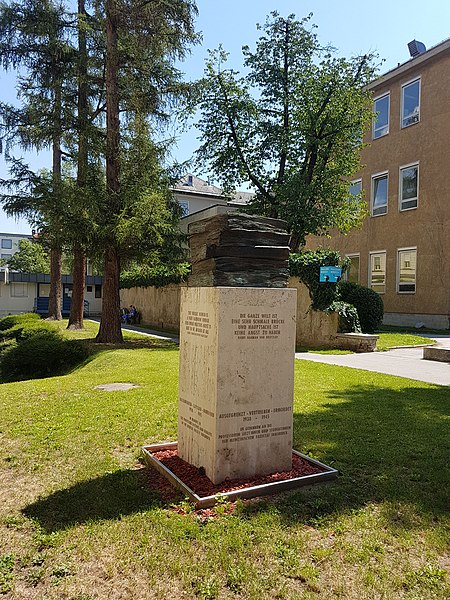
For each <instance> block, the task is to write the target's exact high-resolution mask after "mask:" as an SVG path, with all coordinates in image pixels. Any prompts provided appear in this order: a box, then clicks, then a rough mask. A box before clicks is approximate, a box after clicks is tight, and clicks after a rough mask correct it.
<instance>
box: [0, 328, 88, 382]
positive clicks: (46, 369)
mask: <svg viewBox="0 0 450 600" xmlns="http://www.w3.org/2000/svg"><path fill="white" fill-rule="evenodd" d="M88 354H89V351H88V349H87V347H86V346H85V345H83V344H82V343H81V342H79V341H77V340H66V339H64V338H63V337H62V336H61V334H60V333H59V332H58V331H56V330H51V331H50V330H42V331H40V332H35V334H34V335H33V334H32V335H31V336H30V337H25V338H24V339H22V340H21V341H18V342H17V343H15V344H11V345H9V346H8V347H6V348H5V349H4V351H3V352H2V354H1V362H0V377H1V379H2V381H4V382H7V381H21V380H24V379H39V378H42V377H51V376H53V375H62V374H64V373H67V372H68V371H70V370H71V369H72V368H74V367H76V366H77V365H79V364H80V363H81V362H83V361H84V360H85V359H86V358H87V357H88Z"/></svg>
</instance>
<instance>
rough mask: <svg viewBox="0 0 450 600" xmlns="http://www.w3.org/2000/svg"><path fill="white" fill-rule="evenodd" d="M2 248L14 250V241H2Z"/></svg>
mask: <svg viewBox="0 0 450 600" xmlns="http://www.w3.org/2000/svg"><path fill="white" fill-rule="evenodd" d="M2 248H4V249H5V250H12V240H2Z"/></svg>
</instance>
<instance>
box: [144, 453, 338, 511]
mask: <svg viewBox="0 0 450 600" xmlns="http://www.w3.org/2000/svg"><path fill="white" fill-rule="evenodd" d="M177 447H178V442H166V443H162V444H151V445H150V446H143V447H142V448H141V455H142V458H143V461H144V462H145V464H146V465H147V466H149V467H153V468H155V469H156V470H157V471H159V473H161V475H164V477H165V478H166V479H168V480H169V481H170V483H171V484H172V485H173V486H174V487H176V488H177V489H179V490H180V491H181V492H183V493H184V494H185V496H187V497H188V498H189V500H190V501H191V502H193V503H194V504H195V506H196V508H208V507H210V506H214V504H216V502H217V499H218V498H226V499H227V500H229V501H231V502H233V501H234V500H237V499H238V498H256V497H258V496H267V495H269V494H278V493H279V492H284V491H287V490H293V489H295V488H299V487H303V486H306V485H313V484H315V483H321V482H325V481H330V480H332V479H336V477H337V476H338V471H337V470H336V469H333V468H332V467H329V466H328V465H325V464H324V463H321V462H319V461H318V460H314V459H313V458H310V457H309V456H306V455H305V454H301V452H297V450H292V452H293V453H294V454H297V456H300V457H301V458H303V459H304V460H306V461H308V462H309V463H311V464H313V465H317V466H319V467H321V468H322V469H325V470H324V472H322V473H315V474H313V475H304V476H303V477H295V478H294V479H285V480H284V481H275V482H273V483H264V484H261V485H255V486H252V487H248V488H243V489H239V490H233V491H230V492H223V493H220V494H217V495H214V496H198V495H197V494H196V493H195V492H194V491H193V490H192V489H191V488H190V487H189V486H187V485H186V484H185V483H184V482H183V481H181V479H180V478H179V477H177V476H176V475H175V473H172V471H171V470H170V469H168V468H167V467H165V466H164V465H163V464H162V463H161V462H160V461H159V460H158V459H156V458H155V457H154V456H153V454H152V453H153V452H158V451H159V450H170V449H175V448H177Z"/></svg>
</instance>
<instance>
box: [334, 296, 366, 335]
mask: <svg viewBox="0 0 450 600" xmlns="http://www.w3.org/2000/svg"><path fill="white" fill-rule="evenodd" d="M326 312H337V313H338V315H339V327H338V331H339V333H361V325H360V323H359V317H358V311H357V310H356V308H355V307H354V306H353V304H349V303H348V302H342V301H341V300H337V301H335V302H333V303H332V304H330V306H329V307H328V309H327V311H326Z"/></svg>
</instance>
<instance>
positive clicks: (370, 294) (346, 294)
mask: <svg viewBox="0 0 450 600" xmlns="http://www.w3.org/2000/svg"><path fill="white" fill-rule="evenodd" d="M338 291H339V297H340V300H342V301H343V302H348V303H349V304H353V306H354V307H355V308H356V310H357V311H358V317H359V322H360V324H361V329H362V331H363V333H374V332H375V331H376V330H377V329H378V328H379V327H380V325H381V323H382V321H383V314H384V305H383V300H382V298H381V296H380V295H379V294H377V293H376V292H374V291H373V290H371V289H369V288H366V287H363V286H362V285H358V284H357V283H351V282H350V281H341V282H340V283H339V286H338Z"/></svg>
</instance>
